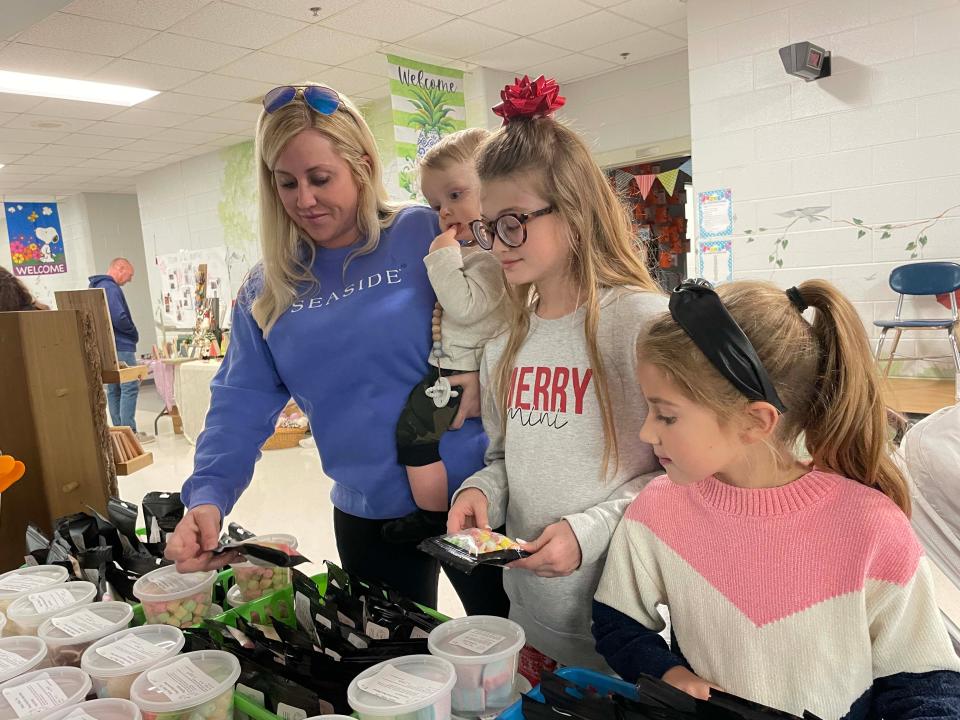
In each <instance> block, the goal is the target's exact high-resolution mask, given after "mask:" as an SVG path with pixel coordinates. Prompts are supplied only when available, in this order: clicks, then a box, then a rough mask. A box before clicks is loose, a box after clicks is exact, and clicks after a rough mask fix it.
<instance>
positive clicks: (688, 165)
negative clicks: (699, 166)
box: [677, 158, 693, 177]
mask: <svg viewBox="0 0 960 720" xmlns="http://www.w3.org/2000/svg"><path fill="white" fill-rule="evenodd" d="M677 170H679V171H680V172H682V173H684V174H686V175H689V176H690V177H693V158H689V159H688V160H687V161H686V162H685V163H684V164H683V165H681V166H680V167H678V168H677Z"/></svg>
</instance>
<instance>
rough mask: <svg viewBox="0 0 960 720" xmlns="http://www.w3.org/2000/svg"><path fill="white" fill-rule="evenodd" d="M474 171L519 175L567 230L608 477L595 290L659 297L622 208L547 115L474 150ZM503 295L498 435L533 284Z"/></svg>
mask: <svg viewBox="0 0 960 720" xmlns="http://www.w3.org/2000/svg"><path fill="white" fill-rule="evenodd" d="M477 173H478V174H479V176H480V181H481V183H487V182H490V181H493V180H498V179H503V178H507V177H511V176H516V175H521V174H522V175H525V176H527V177H529V178H530V180H531V182H532V183H534V186H535V188H534V189H535V190H536V192H537V193H538V194H539V195H540V196H542V197H543V199H544V200H546V201H547V202H548V203H549V204H550V205H552V206H553V207H554V208H555V211H554V212H555V213H556V215H557V216H558V217H559V219H560V220H561V222H562V224H563V225H565V226H566V227H568V228H569V240H570V274H571V278H572V280H573V281H574V282H576V284H577V285H578V287H579V288H580V291H581V293H582V297H583V298H584V303H583V304H584V307H585V310H586V316H585V319H584V334H585V336H586V341H587V352H588V355H589V357H590V364H591V365H592V368H593V378H594V380H595V386H594V390H595V392H596V395H597V402H598V403H599V406H600V414H601V418H602V421H603V431H604V453H603V466H604V472H605V473H606V471H607V470H609V467H610V458H611V457H613V458H616V457H617V433H616V426H615V425H614V418H613V412H612V410H611V407H610V395H609V391H608V383H607V374H606V371H605V369H604V363H603V357H602V355H601V353H600V348H599V347H598V345H597V328H598V326H599V322H600V290H601V289H603V288H613V287H633V288H637V289H640V290H647V291H650V292H659V288H658V287H657V284H656V283H655V282H654V281H653V278H651V277H650V273H649V271H648V270H647V266H646V263H645V261H644V257H643V253H642V251H641V250H640V249H639V248H638V247H637V245H636V244H635V243H634V237H633V229H632V226H631V224H630V218H629V215H628V214H627V210H626V208H625V207H624V205H623V204H622V203H621V202H620V199H619V198H618V197H617V195H616V193H614V191H613V189H612V188H611V187H610V183H609V182H608V181H607V178H606V176H605V175H604V174H603V172H602V171H601V170H600V168H599V166H598V165H597V164H596V162H595V161H594V160H593V157H591V155H590V149H589V148H588V147H587V145H586V143H585V142H584V141H583V140H582V139H581V138H580V136H579V135H577V134H576V133H575V132H574V131H573V130H571V129H570V128H568V127H566V126H565V125H563V124H562V123H560V122H557V121H556V120H554V119H553V118H549V117H547V118H536V119H517V120H511V121H510V122H509V123H508V124H507V125H506V126H504V127H503V128H501V129H500V130H498V131H497V132H496V133H494V134H493V135H492V136H491V137H490V138H489V139H488V140H487V141H486V142H485V143H484V144H483V145H481V146H480V150H479V151H478V156H477ZM506 297H507V301H506V303H505V304H506V306H507V309H506V313H507V315H508V318H509V319H508V323H509V324H508V327H509V332H510V335H509V338H508V340H507V345H506V349H505V351H504V353H503V356H502V357H501V359H500V364H499V366H498V368H497V371H496V372H497V386H496V390H497V398H498V402H499V405H500V409H501V419H502V423H503V426H504V429H505V428H506V418H507V405H508V403H509V396H510V376H511V373H512V371H513V366H514V363H515V362H516V359H517V353H519V351H520V347H521V346H522V345H523V342H524V340H525V339H526V337H527V333H528V332H529V330H530V313H531V312H532V311H533V309H534V308H535V306H536V302H537V293H536V288H535V287H534V286H533V285H531V284H524V285H515V286H508V287H507V292H506Z"/></svg>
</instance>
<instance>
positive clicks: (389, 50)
mask: <svg viewBox="0 0 960 720" xmlns="http://www.w3.org/2000/svg"><path fill="white" fill-rule="evenodd" d="M380 52H381V53H382V54H383V55H384V56H386V55H399V56H400V57H406V58H416V59H417V60H419V61H420V62H425V63H430V64H433V65H442V66H444V67H448V68H453V69H456V70H464V71H466V70H470V69H471V67H472V66H471V64H470V63H468V62H466V61H465V60H455V59H453V58H448V57H446V56H441V55H435V54H433V53H428V52H426V51H424V50H414V49H413V48H411V47H407V46H406V45H404V44H403V43H394V44H391V45H386V44H385V45H384V46H383V47H382V48H380ZM374 74H375V75H378V74H380V73H374Z"/></svg>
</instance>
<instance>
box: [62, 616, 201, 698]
mask: <svg viewBox="0 0 960 720" xmlns="http://www.w3.org/2000/svg"><path fill="white" fill-rule="evenodd" d="M184 642H185V640H184V637H183V633H182V632H180V629H179V628H175V627H172V626H170V625H141V626H140V627H135V628H130V629H129V630H121V631H120V632H117V633H114V634H113V635H108V636H107V637H105V638H103V639H102V640H98V641H97V642H95V643H94V644H93V645H91V646H90V647H88V648H87V649H86V651H85V652H84V653H83V657H82V658H80V669H81V670H83V671H84V672H86V673H87V674H89V675H90V679H91V680H92V681H93V691H94V692H95V693H96V694H97V697H98V698H123V699H124V700H127V699H129V698H130V686H131V685H133V681H134V680H136V679H137V676H139V675H140V673H142V672H144V671H145V670H149V669H150V668H152V667H153V666H154V665H157V664H159V663H161V662H163V661H164V660H167V659H169V658H172V657H173V656H174V655H176V654H177V653H179V652H180V651H181V650H182V649H183V645H184Z"/></svg>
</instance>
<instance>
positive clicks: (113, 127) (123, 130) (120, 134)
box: [83, 121, 157, 140]
mask: <svg viewBox="0 0 960 720" xmlns="http://www.w3.org/2000/svg"><path fill="white" fill-rule="evenodd" d="M156 130H157V129H156V128H155V127H148V126H146V125H130V124H129V123H118V122H110V121H104V122H98V123H94V124H93V125H91V126H90V127H88V128H85V129H84V131H83V132H84V134H85V135H106V136H108V137H117V138H130V139H131V140H139V139H140V138H144V137H147V136H148V135H152V134H153V133H154V132H156Z"/></svg>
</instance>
